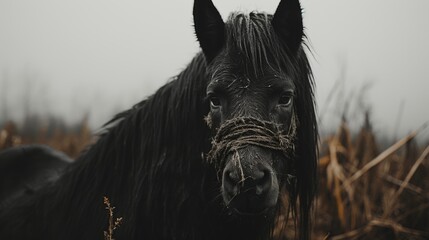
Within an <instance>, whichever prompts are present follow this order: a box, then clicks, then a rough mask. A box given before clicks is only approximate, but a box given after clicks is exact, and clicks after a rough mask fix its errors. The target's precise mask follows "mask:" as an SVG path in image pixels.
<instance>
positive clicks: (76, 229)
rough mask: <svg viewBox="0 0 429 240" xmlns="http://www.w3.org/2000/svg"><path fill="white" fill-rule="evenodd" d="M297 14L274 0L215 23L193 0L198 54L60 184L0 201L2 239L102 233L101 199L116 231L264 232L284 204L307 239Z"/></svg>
mask: <svg viewBox="0 0 429 240" xmlns="http://www.w3.org/2000/svg"><path fill="white" fill-rule="evenodd" d="M285 7H286V9H285ZM283 18H284V19H283ZM290 18H291V19H290ZM295 18H298V20H297V19H295ZM300 18H301V9H300V6H299V2H298V1H293V0H283V1H282V2H281V3H280V5H279V8H278V9H277V11H276V14H275V15H274V16H272V15H267V14H259V13H251V14H249V15H246V14H232V15H231V17H230V18H229V19H228V21H227V22H226V23H224V22H223V21H222V20H221V18H220V15H219V13H218V12H217V10H216V9H215V8H214V6H213V4H212V3H211V1H209V0H201V1H199V0H197V1H195V5H194V21H195V28H196V34H197V37H198V40H199V42H200V44H201V48H202V50H203V51H202V53H199V54H198V55H197V56H196V57H195V58H194V59H193V60H192V61H191V63H190V64H189V65H188V67H187V68H186V69H185V70H184V71H183V72H181V73H180V74H179V75H178V76H176V77H175V78H174V79H172V80H171V81H170V82H169V83H167V84H166V85H164V86H163V87H161V88H160V89H159V90H158V91H157V92H156V93H155V94H154V95H152V96H151V97H149V98H148V99H146V100H144V101H142V102H140V103H138V104H136V105H135V106H134V107H133V108H132V109H130V110H127V111H125V112H122V113H120V114H118V115H117V116H116V117H115V118H114V119H113V120H112V121H111V124H110V125H111V126H110V127H106V131H105V133H103V134H102V135H101V136H100V138H99V140H98V141H97V142H96V143H95V144H94V145H93V146H91V147H90V148H89V149H88V150H87V151H86V152H85V153H83V154H82V155H81V156H80V157H79V158H78V159H77V160H76V161H75V163H73V164H72V165H71V166H70V167H69V168H67V170H66V172H65V173H64V175H63V176H62V177H61V178H60V179H59V180H58V181H56V182H55V183H54V184H52V185H49V186H47V187H45V188H43V189H41V190H40V191H37V193H35V194H34V195H32V196H30V197H28V198H25V199H21V200H20V201H16V202H15V203H14V204H13V205H12V206H10V207H8V208H4V209H0V238H1V239H3V238H5V239H100V238H101V237H102V236H103V231H105V230H107V222H108V215H107V212H106V209H104V206H103V204H102V199H103V196H106V197H108V198H109V199H110V202H111V203H112V205H113V206H114V207H115V209H114V212H115V214H116V215H117V217H123V224H122V225H121V226H120V227H119V228H118V229H116V230H115V232H114V237H115V238H116V239H198V240H204V239H207V240H211V239H213V240H214V239H248V240H251V239H270V238H271V237H272V230H273V227H274V223H275V221H276V218H277V217H278V216H279V214H280V213H281V211H284V212H285V213H287V210H289V209H292V210H293V211H294V215H295V216H297V217H299V220H298V218H297V219H296V220H295V221H296V223H297V226H298V228H299V230H300V233H299V234H297V236H299V237H300V238H301V239H307V238H308V228H309V225H308V224H309V219H308V218H309V217H308V216H309V211H310V206H311V201H312V197H313V194H314V175H315V164H316V162H315V161H316V152H317V150H316V138H317V131H316V130H317V129H316V124H315V116H314V106H313V96H312V86H311V72H310V70H309V66H308V62H307V59H306V57H305V53H304V50H303V49H302V48H301V40H299V41H298V40H297V39H301V38H302V26H298V31H297V32H295V30H294V29H295V28H296V26H295V25H297V24H296V21H298V25H299V22H300ZM279 19H280V20H281V21H280V20H279ZM283 20H285V21H286V22H291V25H292V26H294V27H293V28H290V27H288V25H287V24H286V25H285V23H284V22H283ZM272 24H273V26H278V29H283V28H285V29H284V30H285V31H290V32H289V33H282V34H280V32H279V33H275V31H276V30H275V29H274V28H273V27H272V26H271V25H272ZM277 31H283V30H277ZM282 35H285V36H287V39H289V38H290V35H296V36H295V37H294V39H292V40H290V41H289V40H284V41H283V40H281V39H282ZM267 41H268V42H267ZM252 46H255V47H252ZM265 63H266V64H265ZM292 99H293V102H292ZM244 126H246V127H247V128H245V127H244ZM234 127H235V128H234ZM222 129H223V130H222ZM229 129H235V130H229ZM240 129H241V131H242V132H240ZM243 129H244V130H245V131H244V133H243ZM228 133H232V135H233V136H232V140H231V143H233V144H228V142H227V141H226V139H227V136H224V135H225V134H228ZM270 134H271V135H272V136H271V135H270ZM225 142H226V144H225ZM277 145H278V146H277ZM215 146H216V147H215ZM231 146H232V147H231ZM219 156H222V157H219ZM288 176H293V179H295V180H291V179H288ZM283 193H285V194H286V193H287V194H288V195H289V204H290V206H283V205H282V204H281V201H280V200H279V199H280V198H281V196H282V194H283ZM297 199H299V204H298V205H299V206H297V203H296V202H297Z"/></svg>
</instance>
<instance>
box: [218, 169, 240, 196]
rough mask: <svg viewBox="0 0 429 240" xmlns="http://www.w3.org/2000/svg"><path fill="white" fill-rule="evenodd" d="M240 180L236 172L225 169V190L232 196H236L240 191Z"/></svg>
mask: <svg viewBox="0 0 429 240" xmlns="http://www.w3.org/2000/svg"><path fill="white" fill-rule="evenodd" d="M239 181H240V179H239V178H238V175H237V173H235V171H230V170H228V169H225V171H224V173H223V181H222V182H223V187H224V189H225V190H226V191H227V192H228V193H229V194H231V195H234V194H236V192H237V190H238V183H239Z"/></svg>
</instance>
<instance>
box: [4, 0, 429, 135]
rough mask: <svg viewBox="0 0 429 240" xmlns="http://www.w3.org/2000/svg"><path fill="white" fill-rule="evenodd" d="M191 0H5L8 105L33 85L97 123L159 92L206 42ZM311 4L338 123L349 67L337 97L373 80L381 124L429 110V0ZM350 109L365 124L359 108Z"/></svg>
mask: <svg viewBox="0 0 429 240" xmlns="http://www.w3.org/2000/svg"><path fill="white" fill-rule="evenodd" d="M278 2H279V1H274V0H264V1H261V0H217V1H216V0H214V4H215V5H216V6H217V8H218V9H219V11H220V12H221V14H222V15H223V17H224V19H225V18H226V17H227V16H228V13H229V12H230V11H233V10H244V11H250V10H254V9H258V10H260V11H266V12H271V13H272V12H274V10H275V8H276V7H277V4H278ZM192 4H193V2H192V1H191V0H186V1H183V0H182V1H177V0H174V1H173V0H164V1H159V0H144V1H143V0H140V1H136V0H121V1H119V0H73V1H58V0H38V1H35V0H0V94H2V95H3V96H0V101H3V102H2V103H0V107H1V106H2V105H4V104H8V105H12V104H15V105H16V108H15V110H14V111H13V112H9V113H8V114H10V115H13V116H16V117H19V116H20V115H22V112H21V111H19V110H20V109H22V108H23V105H24V103H23V100H22V99H23V95H26V94H27V95H28V94H29V95H30V96H31V97H30V107H31V109H32V110H33V111H36V112H42V113H43V112H44V111H46V112H47V111H49V112H54V113H55V114H58V115H62V116H64V117H65V118H66V119H69V120H70V121H73V120H76V119H79V118H80V117H81V112H82V111H89V112H90V114H91V122H92V124H93V125H94V126H99V125H100V124H101V123H103V122H105V121H106V120H108V118H109V117H110V116H111V114H112V113H113V112H114V111H117V110H120V109H124V108H127V107H129V106H131V104H132V103H135V102H137V101H139V100H141V99H143V98H144V97H146V96H148V95H150V94H151V93H153V92H154V91H155V90H156V89H157V88H158V87H159V86H161V85H163V84H164V83H165V82H166V81H167V79H168V78H169V77H171V76H173V75H175V74H177V73H178V72H179V71H180V70H181V69H183V68H184V67H185V66H186V64H187V63H188V62H189V61H190V59H191V58H192V56H193V55H194V54H195V53H196V52H197V51H198V44H197V42H196V40H195V37H194V34H193V28H192V15H191V14H192ZM302 5H303V8H304V24H305V26H306V33H307V35H308V37H309V39H310V42H311V46H312V50H313V55H314V57H313V59H312V66H313V69H314V73H315V79H316V83H317V97H318V105H319V112H320V113H323V114H324V122H323V124H324V125H330V124H331V125H335V124H337V123H338V119H339V116H340V114H339V112H341V111H340V107H338V104H333V105H332V106H331V107H329V108H327V107H326V100H327V98H328V94H329V92H330V91H331V89H332V88H333V86H334V84H335V83H337V80H338V78H339V77H340V76H341V71H342V70H345V71H344V72H345V74H344V76H345V77H344V78H345V79H346V80H345V81H344V82H343V84H344V87H341V88H339V89H340V90H341V91H342V92H343V93H342V98H343V100H341V94H339V95H338V92H337V96H339V97H337V99H340V100H335V99H334V101H340V102H344V101H345V100H344V99H347V98H350V97H351V96H357V95H358V94H359V89H361V88H362V87H364V86H366V85H371V87H370V88H369V90H368V91H367V92H366V94H365V95H364V97H363V99H364V100H365V101H366V104H368V105H370V106H371V109H372V112H373V118H374V124H375V127H376V129H378V131H380V132H387V133H393V132H395V131H396V130H395V122H396V121H397V116H398V114H399V112H400V109H401V105H403V112H402V117H401V122H400V126H401V127H400V130H401V132H403V133H405V132H407V131H409V130H412V129H415V128H417V127H419V126H420V125H422V124H423V123H424V122H426V121H428V120H429V110H428V108H427V105H428V104H429V94H428V93H427V91H428V89H429V83H428V82H429V81H428V80H429V79H428V76H429V64H428V63H429V61H428V56H429V47H428V43H429V32H428V29H429V28H428V27H429V14H428V11H429V1H427V0H408V1H405V0H360V1H349V0H323V1H320V0H302ZM4 89H7V91H5V90H4ZM4 94H6V95H4ZM4 96H6V97H4ZM356 98H357V97H355V99H356ZM4 99H6V100H7V103H5V102H4ZM352 109H354V108H352ZM351 116H352V118H356V120H355V122H357V124H360V121H361V116H362V115H361V114H357V115H356V114H351ZM351 121H353V119H351ZM358 121H359V122H358Z"/></svg>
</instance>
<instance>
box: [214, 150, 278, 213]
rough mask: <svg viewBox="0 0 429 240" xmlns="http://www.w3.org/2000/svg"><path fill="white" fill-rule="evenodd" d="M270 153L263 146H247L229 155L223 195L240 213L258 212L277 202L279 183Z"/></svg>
mask: <svg viewBox="0 0 429 240" xmlns="http://www.w3.org/2000/svg"><path fill="white" fill-rule="evenodd" d="M270 155H271V154H270V152H269V151H266V150H265V149H262V148H260V147H256V146H248V147H246V148H243V149H240V150H237V151H235V152H234V153H232V154H230V155H229V156H228V160H227V162H226V165H225V168H224V170H223V173H222V196H223V200H224V203H225V205H226V206H227V207H228V208H229V209H231V210H233V211H234V212H235V213H238V214H240V215H260V214H265V213H267V212H269V211H270V210H271V209H273V208H274V207H275V206H276V204H277V200H278V196H279V183H278V179H277V176H276V175H275V173H274V171H273V168H272V158H271V156H270Z"/></svg>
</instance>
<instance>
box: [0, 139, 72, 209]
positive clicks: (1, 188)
mask: <svg viewBox="0 0 429 240" xmlns="http://www.w3.org/2000/svg"><path fill="white" fill-rule="evenodd" d="M71 162H72V159H71V158H70V157H68V156H67V155H65V154H64V153H62V152H60V151H57V150H54V149H53V148H50V147H48V146H45V145H23V146H18V147H13V148H9V149H6V150H4V151H2V152H0V207H4V206H7V205H8V202H11V201H13V200H14V199H16V198H18V197H22V196H23V195H31V194H33V193H34V192H36V191H37V190H38V189H39V188H41V187H42V186H43V185H45V184H46V183H48V182H51V181H55V180H57V179H58V178H59V176H60V175H61V173H62V171H63V170H64V168H65V167H66V166H68V165H69V164H70V163H71Z"/></svg>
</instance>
